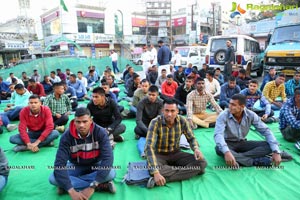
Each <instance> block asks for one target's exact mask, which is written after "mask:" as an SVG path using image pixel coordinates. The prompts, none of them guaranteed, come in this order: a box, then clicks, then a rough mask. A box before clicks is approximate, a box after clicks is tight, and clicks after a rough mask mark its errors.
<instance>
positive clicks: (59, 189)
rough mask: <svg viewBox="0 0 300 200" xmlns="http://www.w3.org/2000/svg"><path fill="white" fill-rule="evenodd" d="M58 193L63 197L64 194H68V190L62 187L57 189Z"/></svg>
mask: <svg viewBox="0 0 300 200" xmlns="http://www.w3.org/2000/svg"><path fill="white" fill-rule="evenodd" d="M56 192H57V194H58V195H63V194H67V193H68V192H67V191H66V190H64V189H62V188H61V187H57V190H56Z"/></svg>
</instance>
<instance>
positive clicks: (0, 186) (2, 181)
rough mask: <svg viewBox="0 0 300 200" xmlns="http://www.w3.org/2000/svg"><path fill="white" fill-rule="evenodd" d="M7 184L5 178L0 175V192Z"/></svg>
mask: <svg viewBox="0 0 300 200" xmlns="http://www.w3.org/2000/svg"><path fill="white" fill-rule="evenodd" d="M6 183H7V176H2V175H0V192H1V191H2V190H3V188H4V187H5V185H6Z"/></svg>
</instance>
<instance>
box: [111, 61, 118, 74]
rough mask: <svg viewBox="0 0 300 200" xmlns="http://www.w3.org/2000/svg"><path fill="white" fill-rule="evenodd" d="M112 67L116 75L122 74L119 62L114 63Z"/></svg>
mask: <svg viewBox="0 0 300 200" xmlns="http://www.w3.org/2000/svg"><path fill="white" fill-rule="evenodd" d="M112 66H113V70H114V73H116V72H120V70H119V68H118V62H117V61H113V62H112Z"/></svg>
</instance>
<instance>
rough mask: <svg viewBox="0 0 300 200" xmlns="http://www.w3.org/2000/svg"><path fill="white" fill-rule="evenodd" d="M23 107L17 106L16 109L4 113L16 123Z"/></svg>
mask: <svg viewBox="0 0 300 200" xmlns="http://www.w3.org/2000/svg"><path fill="white" fill-rule="evenodd" d="M22 108H24V107H23V106H16V107H15V108H13V109H11V110H9V111H7V112H5V113H4V115H6V116H7V117H8V119H9V120H11V121H14V120H18V119H19V113H20V112H21V110H22Z"/></svg>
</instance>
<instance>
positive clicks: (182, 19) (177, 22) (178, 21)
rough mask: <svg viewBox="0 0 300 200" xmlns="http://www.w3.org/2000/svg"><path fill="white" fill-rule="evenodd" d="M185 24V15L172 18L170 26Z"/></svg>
mask: <svg viewBox="0 0 300 200" xmlns="http://www.w3.org/2000/svg"><path fill="white" fill-rule="evenodd" d="M185 25H186V17H180V18H175V19H172V26H173V27H176V26H185Z"/></svg>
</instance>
